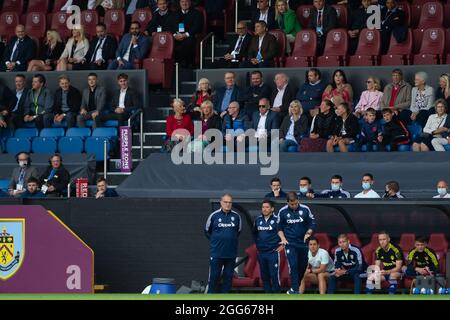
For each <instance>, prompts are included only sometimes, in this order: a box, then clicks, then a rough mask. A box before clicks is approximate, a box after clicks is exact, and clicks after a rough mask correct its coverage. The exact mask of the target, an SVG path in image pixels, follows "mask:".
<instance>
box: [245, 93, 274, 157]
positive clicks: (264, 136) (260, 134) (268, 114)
mask: <svg viewBox="0 0 450 320" xmlns="http://www.w3.org/2000/svg"><path fill="white" fill-rule="evenodd" d="M258 107H259V111H255V113H254V114H253V116H252V126H251V128H252V129H254V130H255V131H256V132H255V138H256V141H257V143H258V146H259V143H260V142H261V143H264V144H267V150H270V144H271V141H272V140H271V137H272V130H278V129H279V128H280V121H279V120H278V115H277V114H276V113H275V112H273V111H272V110H270V102H269V99H267V98H261V99H260V100H259V105H258ZM261 140H262V141H261Z"/></svg>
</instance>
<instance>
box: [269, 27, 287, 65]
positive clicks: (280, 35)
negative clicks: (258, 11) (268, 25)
mask: <svg viewBox="0 0 450 320" xmlns="http://www.w3.org/2000/svg"><path fill="white" fill-rule="evenodd" d="M269 33H270V34H271V35H273V36H274V37H275V39H277V44H278V46H277V48H278V54H277V56H276V57H275V66H277V67H279V68H280V67H284V65H285V63H286V46H287V45H289V44H288V43H287V40H286V35H285V34H284V31H283V30H278V29H277V30H270V31H269Z"/></svg>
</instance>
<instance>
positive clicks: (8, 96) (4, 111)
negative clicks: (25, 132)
mask: <svg viewBox="0 0 450 320" xmlns="http://www.w3.org/2000/svg"><path fill="white" fill-rule="evenodd" d="M14 98H15V97H14V95H13V93H12V92H11V90H9V88H8V87H7V86H5V85H3V84H0V128H6V127H7V126H8V119H7V116H8V115H9V113H10V112H11V105H12V104H13V103H14V102H15V101H14V100H15V99H14Z"/></svg>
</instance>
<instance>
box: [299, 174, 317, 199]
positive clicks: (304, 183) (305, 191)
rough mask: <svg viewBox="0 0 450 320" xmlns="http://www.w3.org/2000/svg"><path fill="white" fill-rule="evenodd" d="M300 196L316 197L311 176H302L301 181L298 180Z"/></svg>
mask: <svg viewBox="0 0 450 320" xmlns="http://www.w3.org/2000/svg"><path fill="white" fill-rule="evenodd" d="M298 191H299V192H298V193H297V194H298V197H299V198H310V199H312V198H314V197H315V195H316V194H315V193H314V190H313V188H312V182H311V179H310V178H309V177H302V178H300V181H299V182H298Z"/></svg>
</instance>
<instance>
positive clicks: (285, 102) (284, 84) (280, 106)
mask: <svg viewBox="0 0 450 320" xmlns="http://www.w3.org/2000/svg"><path fill="white" fill-rule="evenodd" d="M275 85H276V88H275V89H274V90H273V91H272V97H271V99H270V104H271V105H272V111H275V112H278V113H279V115H280V119H284V117H285V116H286V115H287V114H288V113H289V105H290V103H291V102H292V101H293V100H295V94H296V93H297V88H296V87H295V86H294V85H293V84H291V83H289V78H288V76H287V75H286V74H285V73H278V74H276V75H275Z"/></svg>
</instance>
